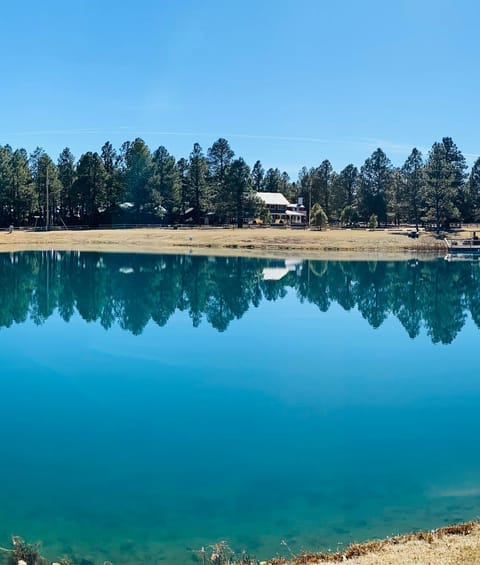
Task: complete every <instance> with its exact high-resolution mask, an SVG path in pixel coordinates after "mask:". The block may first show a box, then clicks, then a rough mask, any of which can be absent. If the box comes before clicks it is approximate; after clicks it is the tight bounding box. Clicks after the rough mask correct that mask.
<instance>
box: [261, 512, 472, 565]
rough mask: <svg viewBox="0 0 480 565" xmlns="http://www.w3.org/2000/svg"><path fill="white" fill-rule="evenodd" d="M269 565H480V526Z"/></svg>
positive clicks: (409, 536)
mask: <svg viewBox="0 0 480 565" xmlns="http://www.w3.org/2000/svg"><path fill="white" fill-rule="evenodd" d="M267 563H268V565H307V564H308V565H314V564H318V565H333V564H335V563H348V564H349V565H478V564H480V524H479V523H478V522H468V523H465V524H458V525H454V526H447V527H445V528H440V529H438V530H434V531H431V532H418V533H412V534H406V535H403V536H396V537H393V538H389V539H386V540H380V541H371V542H366V543H363V544H353V545H351V546H350V547H349V548H348V549H347V550H346V551H345V552H343V553H336V554H327V553H324V554H311V555H309V554H305V555H300V556H298V557H296V558H292V559H290V560H287V561H285V560H278V559H276V560H271V561H268V562H267Z"/></svg>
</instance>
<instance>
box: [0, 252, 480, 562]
mask: <svg viewBox="0 0 480 565" xmlns="http://www.w3.org/2000/svg"><path fill="white" fill-rule="evenodd" d="M0 282H1V287H0V288H1V293H0V328H1V329H0V339H1V346H0V361H1V367H2V379H1V383H2V387H1V391H2V406H1V411H0V439H1V441H0V453H1V461H2V465H1V467H0V482H1V483H0V484H1V485H2V488H1V490H0V545H1V546H6V545H8V544H9V540H10V535H11V534H18V535H21V536H22V537H24V538H25V539H27V540H28V541H36V540H41V541H42V543H43V546H42V547H43V550H42V551H43V553H44V554H45V555H46V556H48V557H50V558H52V559H53V558H56V559H58V558H60V557H61V556H63V555H68V556H70V557H72V556H73V557H74V558H75V559H76V561H75V562H76V563H77V564H80V565H90V564H92V563H95V564H97V563H98V564H100V565H101V564H102V563H103V562H104V561H106V560H108V561H110V562H111V563H113V564H114V565H131V564H134V563H135V564H138V563H147V562H148V563H152V564H154V563H160V562H165V563H169V564H173V565H184V564H191V563H193V562H195V561H196V559H197V557H198V553H196V552H195V550H197V549H199V548H201V547H202V546H207V545H209V544H211V543H214V542H217V541H219V540H228V543H229V545H230V546H231V547H232V548H233V549H235V550H237V551H241V550H243V549H246V550H248V551H249V552H251V553H252V554H254V555H256V556H257V557H258V558H260V559H266V558H269V557H273V556H274V555H276V554H282V555H285V554H288V551H289V550H288V548H287V547H286V545H285V543H286V544H287V545H288V547H289V548H290V549H291V551H292V552H294V553H296V552H299V551H300V550H302V549H308V550H318V549H322V550H326V549H332V550H335V549H337V548H342V547H344V544H347V543H349V542H351V541H359V540H364V539H368V538H372V537H384V536H387V535H391V534H397V533H401V532H406V531H409V530H412V529H419V528H422V529H423V528H435V527H439V526H442V525H445V524H446V523H450V522H455V521H462V520H469V519H473V518H475V517H478V515H479V513H480V479H479V477H480V450H479V449H478V425H479V415H478V414H479V411H478V407H479V404H480V378H479V373H478V358H477V357H476V354H475V351H477V347H478V344H479V343H480V340H479V337H480V334H479V324H480V266H479V263H471V262H460V261H459V262H451V263H448V262H446V261H444V260H443V259H436V260H425V261H422V260H411V261H398V262H386V261H377V262H373V261H372V262H368V261H352V262H342V261H304V260H300V259H299V260H293V259H287V260H279V259H276V260H273V259H271V260H269V259H245V258H235V257H229V258H221V257H197V256H190V255H163V256H162V255H128V254H106V253H105V254H102V253H77V252H69V253H59V252H34V253H16V254H6V253H4V254H0ZM282 542H285V543H282Z"/></svg>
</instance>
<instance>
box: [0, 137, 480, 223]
mask: <svg viewBox="0 0 480 565" xmlns="http://www.w3.org/2000/svg"><path fill="white" fill-rule="evenodd" d="M467 169H468V167H467V164H466V160H465V157H464V156H463V154H462V153H461V151H460V150H459V149H458V148H457V146H456V145H455V143H454V142H453V140H452V139H451V138H449V137H445V138H443V139H442V141H441V142H438V143H434V144H433V146H432V148H431V150H430V152H429V153H428V155H427V157H426V159H424V158H423V156H422V153H421V152H420V151H419V150H418V149H416V148H414V149H413V150H412V152H411V153H410V155H409V156H408V158H407V160H406V161H405V163H404V164H403V165H402V166H400V167H394V166H393V165H392V163H391V161H390V160H389V159H388V157H387V156H386V154H385V153H384V152H383V150H382V149H380V148H378V149H376V150H375V151H374V152H373V154H372V155H371V156H370V157H369V158H368V159H366V161H365V163H364V164H363V165H362V166H361V167H360V168H357V167H356V166H355V165H353V164H349V165H347V166H346V167H345V168H344V169H342V170H341V171H339V172H336V171H334V170H333V167H332V165H331V163H330V161H328V160H324V161H322V162H321V163H320V165H319V166H318V167H312V168H310V169H307V168H306V167H304V168H302V170H301V171H300V173H299V175H298V178H297V179H296V180H291V179H290V177H289V175H288V174H287V173H286V172H281V171H280V169H278V168H270V169H268V170H265V169H264V168H263V166H262V164H261V162H260V161H256V162H255V164H254V165H253V167H252V168H250V167H249V165H248V164H247V163H246V162H245V161H244V159H242V158H241V157H238V158H235V154H234V152H233V150H232V149H231V147H230V144H229V142H228V141H227V140H226V139H223V138H220V139H218V140H217V141H215V142H214V143H213V144H212V146H211V147H209V148H208V150H207V152H206V153H204V151H203V149H202V147H201V146H200V145H199V144H198V143H195V144H194V146H193V149H192V151H191V153H190V155H189V156H188V158H183V157H182V158H180V159H178V160H177V159H176V158H175V157H174V156H173V155H171V154H170V153H169V152H168V151H167V149H166V148H165V147H163V146H161V147H159V148H158V149H155V150H153V151H152V150H150V148H149V147H148V146H147V144H146V143H145V142H144V141H143V140H142V139H140V138H137V139H135V140H134V141H127V142H125V143H123V144H122V146H121V147H120V149H118V150H117V149H115V148H114V147H113V146H112V144H111V143H110V142H106V143H105V144H104V145H103V147H102V148H101V151H100V153H97V152H91V151H88V152H87V153H84V154H83V155H81V156H80V158H79V159H78V161H76V160H75V158H74V156H73V155H72V152H71V151H70V149H68V148H65V149H64V150H63V151H62V152H61V154H60V156H59V157H58V159H57V161H56V162H54V161H53V160H52V158H51V157H50V156H49V155H48V154H47V153H46V152H45V151H44V150H43V149H41V148H37V149H36V150H35V151H34V152H33V153H32V154H31V155H28V154H27V152H26V151H25V150H24V149H16V150H13V149H12V147H10V146H9V145H5V146H0V226H2V227H5V226H9V225H14V226H33V225H37V226H46V227H49V226H51V225H62V224H65V225H67V226H68V225H70V226H74V225H88V226H98V225H99V224H111V223H161V222H163V223H168V224H174V223H184V222H191V223H193V224H202V223H205V222H210V223H219V224H223V223H235V224H237V225H238V226H242V225H243V223H244V222H245V221H248V220H251V219H253V218H255V217H262V218H264V219H268V212H267V211H266V210H265V209H264V208H262V204H261V201H260V200H259V199H258V198H256V193H257V192H280V193H282V194H284V196H286V197H287V199H288V200H290V201H291V202H297V201H298V200H299V198H301V199H302V200H303V204H304V206H305V208H306V211H307V216H308V217H310V213H312V218H313V219H315V218H321V219H322V221H328V222H329V223H331V224H340V225H355V224H356V223H358V222H369V221H370V222H371V221H372V218H374V219H375V221H377V222H379V223H384V224H386V223H387V222H388V223H394V224H400V223H403V222H406V223H410V224H415V225H416V226H417V228H418V226H419V224H421V223H423V224H424V223H429V224H434V225H435V226H436V227H437V229H440V227H442V226H448V225H449V224H450V223H451V222H452V221H465V222H476V221H479V220H480V158H479V159H477V161H476V162H475V163H474V165H473V167H472V168H471V170H470V171H468V170H467Z"/></svg>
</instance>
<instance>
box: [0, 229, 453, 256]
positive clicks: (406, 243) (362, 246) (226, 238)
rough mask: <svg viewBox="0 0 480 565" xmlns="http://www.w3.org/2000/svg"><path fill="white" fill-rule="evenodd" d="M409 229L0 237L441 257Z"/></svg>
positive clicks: (43, 242)
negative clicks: (413, 236) (409, 232)
mask: <svg viewBox="0 0 480 565" xmlns="http://www.w3.org/2000/svg"><path fill="white" fill-rule="evenodd" d="M408 231H409V230H405V229H404V230H402V229H389V230H383V229H377V230H373V231H370V230H361V229H355V230H348V229H336V230H322V231H311V230H298V229H288V228H284V229H278V228H262V229H258V228H257V229H255V228H243V229H221V228H217V229H215V228H211V229H205V228H193V229H165V228H144V229H124V230H82V231H76V230H71V231H70V230H69V231H49V232H33V231H18V230H17V231H14V232H13V233H8V232H3V233H0V251H26V250H31V251H33V250H39V249H57V250H72V249H74V250H79V251H125V252H144V253H164V252H177V253H178V252H192V253H205V252H208V253H212V251H214V252H215V253H216V254H235V255H240V254H243V255H258V254H271V253H274V254H275V253H283V254H285V253H290V254H292V253H297V254H298V253H299V252H302V253H303V254H304V255H305V254H307V255H310V256H312V257H315V256H321V255H324V254H331V253H332V252H337V253H340V254H348V253H358V252H363V253H370V254H379V253H382V254H384V253H403V254H405V253H410V254H416V253H424V252H436V253H441V252H445V253H446V246H445V243H444V241H443V240H442V239H438V238H436V237H435V235H434V234H433V233H431V232H420V236H419V237H418V238H417V239H412V238H409V237H408Z"/></svg>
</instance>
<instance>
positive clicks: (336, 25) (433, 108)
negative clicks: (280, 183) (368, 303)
mask: <svg viewBox="0 0 480 565" xmlns="http://www.w3.org/2000/svg"><path fill="white" fill-rule="evenodd" d="M479 22H480V3H479V2H478V1H477V0H456V1H453V0H423V1H422V0H392V1H387V0H381V1H380V0H364V1H360V0H344V1H341V0H336V1H333V0H329V1H325V0H242V1H240V0H137V1H136V2H131V1H128V2H127V1H123V0H117V1H116V2H114V1H112V0H84V1H81V0H77V1H73V0H71V1H66V0H62V1H57V0H43V1H42V2H37V1H33V0H26V1H24V2H4V3H2V11H1V16H0V53H1V69H2V80H1V82H0V101H1V103H0V124H1V128H0V143H9V144H10V145H12V146H13V147H14V148H17V147H25V148H26V149H27V150H28V151H31V150H33V149H34V148H35V147H36V146H37V145H39V146H42V147H44V148H45V150H46V151H47V152H48V153H49V154H50V155H51V156H52V158H54V160H56V159H57V157H58V154H59V152H60V151H61V150H62V149H63V148H64V147H65V146H68V147H70V148H71V149H72V151H73V153H74V155H75V156H76V157H77V158H78V157H79V156H80V155H81V154H82V153H83V152H85V151H89V150H92V151H95V150H96V151H99V150H100V148H101V146H102V145H103V143H104V142H105V141H106V140H109V141H111V142H112V143H113V145H114V146H116V147H119V146H120V145H121V143H122V142H123V141H125V140H128V139H134V138H135V137H138V136H140V137H142V138H143V139H144V140H145V141H146V142H147V143H148V144H149V146H150V147H151V148H152V149H155V148H156V147H158V146H159V145H165V146H166V147H167V149H168V150H169V151H170V152H171V153H173V154H174V155H175V156H176V157H177V158H179V157H182V156H188V154H189V153H190V151H191V148H192V145H193V143H194V142H196V141H198V142H199V143H200V144H201V145H202V147H203V148H204V150H205V151H206V150H207V148H208V147H209V146H210V145H211V144H212V143H213V142H214V141H215V140H216V139H218V138H219V137H226V138H227V139H228V140H229V142H230V145H231V146H232V149H233V150H234V151H235V153H236V154H237V156H242V157H244V158H245V159H246V161H247V162H248V163H250V164H251V165H252V164H253V163H254V161H255V160H256V159H260V160H261V161H262V163H263V165H264V166H265V167H266V168H267V167H270V166H278V167H279V168H281V169H282V170H287V171H288V172H289V173H290V174H291V175H292V176H293V177H296V174H297V172H298V170H299V169H300V168H301V167H302V166H303V165H306V166H308V167H310V166H313V165H318V164H319V163H320V162H321V161H322V160H323V159H326V158H328V159H330V160H331V162H332V164H333V166H334V168H335V169H337V170H339V169H340V168H343V167H344V166H345V165H347V164H348V163H350V162H352V163H354V164H356V165H361V164H362V163H363V161H364V160H365V159H366V158H367V157H368V156H369V155H370V154H371V152H372V151H373V150H374V149H375V148H376V147H378V146H380V147H382V148H383V149H384V150H385V152H386V153H387V155H388V156H389V157H390V158H391V160H392V161H393V163H394V164H401V163H402V162H403V161H404V159H405V158H406V157H407V155H408V153H409V152H410V150H411V148H412V147H414V146H417V147H418V148H420V149H422V151H425V152H426V151H428V149H429V148H430V147H431V145H432V143H433V142H434V141H439V140H440V139H441V138H442V137H444V136H450V137H453V139H454V141H455V142H456V143H457V145H458V147H459V148H460V149H461V150H462V151H463V152H464V154H465V156H466V157H467V159H468V161H469V162H470V163H471V162H473V160H474V159H475V158H476V157H477V156H478V155H479V154H480V139H479V130H480V128H479V124H480V121H479V105H478V102H479V99H480V73H479V72H478V68H479V61H480V39H479V37H480V32H479V28H478V25H479Z"/></svg>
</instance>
